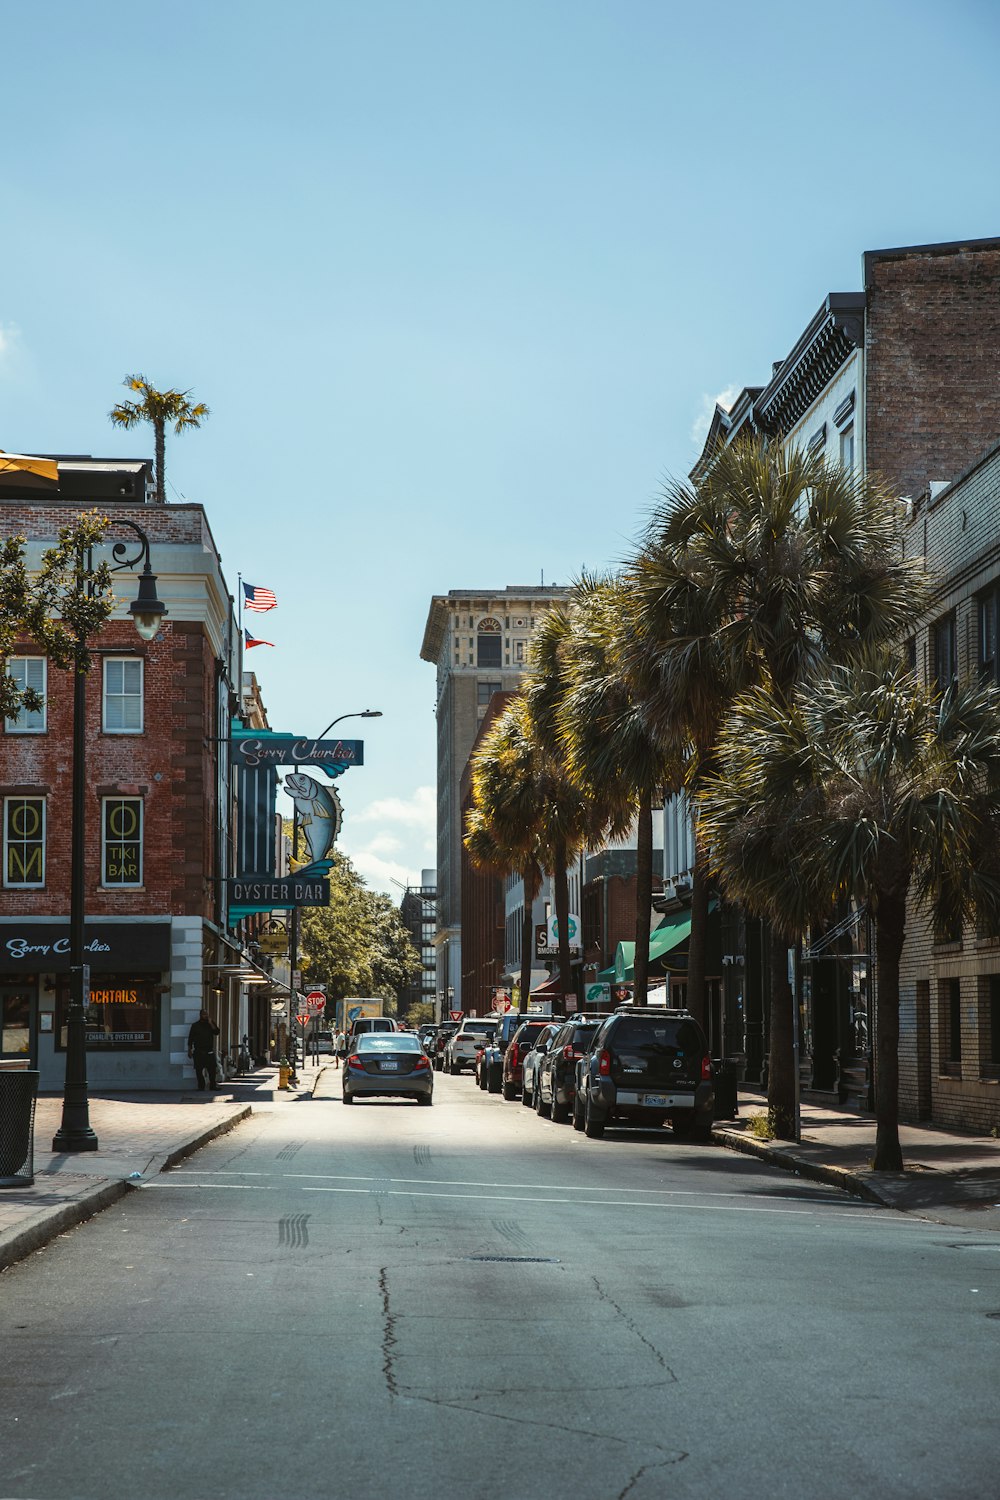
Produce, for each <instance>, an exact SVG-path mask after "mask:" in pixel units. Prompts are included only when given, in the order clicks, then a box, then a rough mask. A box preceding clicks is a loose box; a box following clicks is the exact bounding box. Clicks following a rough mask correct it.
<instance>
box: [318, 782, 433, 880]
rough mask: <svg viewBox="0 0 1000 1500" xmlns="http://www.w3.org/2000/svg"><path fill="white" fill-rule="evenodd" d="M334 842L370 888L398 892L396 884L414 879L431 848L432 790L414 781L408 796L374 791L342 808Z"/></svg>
mask: <svg viewBox="0 0 1000 1500" xmlns="http://www.w3.org/2000/svg"><path fill="white" fill-rule="evenodd" d="M338 847H339V848H341V849H342V850H343V852H344V853H345V854H346V855H347V856H348V858H349V859H350V860H351V862H352V864H353V865H354V867H355V869H356V870H357V871H358V873H359V874H360V875H361V876H362V877H363V879H364V880H365V882H366V883H367V884H368V885H369V886H371V887H372V889H373V890H380V891H385V892H387V894H388V895H390V896H392V897H393V898H394V899H395V898H398V896H399V894H400V891H399V886H400V885H412V884H413V883H414V882H419V880H420V872H421V870H424V869H428V868H431V867H433V865H434V864H435V862H436V858H437V856H436V848H437V794H436V792H435V790H434V788H433V787H432V786H418V787H416V788H415V790H414V791H413V793H412V795H411V796H409V797H380V798H377V799H376V800H375V801H374V802H370V803H369V804H368V806H367V807H363V808H359V809H358V811H357V812H355V811H353V810H352V809H351V808H350V807H347V808H346V809H345V813H344V831H343V833H342V834H341V837H340V840H339V846H338Z"/></svg>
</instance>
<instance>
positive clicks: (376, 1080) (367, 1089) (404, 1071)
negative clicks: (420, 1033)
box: [343, 1031, 434, 1104]
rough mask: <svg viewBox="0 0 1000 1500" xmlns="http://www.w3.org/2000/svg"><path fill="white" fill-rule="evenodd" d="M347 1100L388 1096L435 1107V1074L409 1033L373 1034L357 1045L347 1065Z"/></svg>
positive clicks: (350, 1054)
mask: <svg viewBox="0 0 1000 1500" xmlns="http://www.w3.org/2000/svg"><path fill="white" fill-rule="evenodd" d="M343 1078H344V1083H343V1090H344V1092H343V1099H344V1103H345V1104H353V1103H354V1101H355V1099H364V1098H370V1097H371V1096H372V1095H376V1094H386V1095H390V1096H392V1097H393V1098H399V1097H401V1096H402V1097H404V1098H410V1099H416V1101H417V1103H418V1104H431V1103H432V1102H433V1099H434V1073H433V1070H432V1068H431V1065H430V1059H429V1058H428V1056H427V1053H426V1052H425V1051H424V1049H423V1047H421V1045H420V1042H419V1040H418V1039H417V1037H415V1036H414V1035H413V1033H412V1032H406V1031H392V1032H386V1031H369V1032H364V1033H362V1035H361V1036H359V1037H358V1038H357V1039H356V1041H355V1042H354V1044H353V1046H352V1047H351V1050H350V1051H349V1053H348V1055H347V1059H346V1061H345V1063H344V1074H343Z"/></svg>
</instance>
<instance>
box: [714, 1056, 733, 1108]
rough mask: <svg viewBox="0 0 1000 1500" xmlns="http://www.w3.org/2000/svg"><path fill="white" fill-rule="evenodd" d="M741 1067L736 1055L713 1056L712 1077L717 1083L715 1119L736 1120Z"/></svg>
mask: <svg viewBox="0 0 1000 1500" xmlns="http://www.w3.org/2000/svg"><path fill="white" fill-rule="evenodd" d="M739 1073H740V1067H739V1062H738V1060H737V1059H736V1058H734V1057H713V1058H712V1079H713V1081H714V1083H715V1108H714V1110H713V1111H712V1118H713V1120H735V1119H736V1118H737V1116H738V1114H739V1108H738V1105H737V1092H736V1091H737V1086H738V1084H739Z"/></svg>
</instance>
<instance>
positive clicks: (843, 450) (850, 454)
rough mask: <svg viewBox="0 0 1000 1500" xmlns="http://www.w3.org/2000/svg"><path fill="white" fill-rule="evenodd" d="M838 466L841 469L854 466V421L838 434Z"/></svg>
mask: <svg viewBox="0 0 1000 1500" xmlns="http://www.w3.org/2000/svg"><path fill="white" fill-rule="evenodd" d="M840 466H841V468H842V469H853V468H854V423H853V422H852V423H851V425H850V427H845V428H844V430H843V432H842V433H841V434H840Z"/></svg>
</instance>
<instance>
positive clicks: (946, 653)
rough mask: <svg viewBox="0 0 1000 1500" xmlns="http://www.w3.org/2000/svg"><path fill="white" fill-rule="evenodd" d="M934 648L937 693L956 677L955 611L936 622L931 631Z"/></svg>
mask: <svg viewBox="0 0 1000 1500" xmlns="http://www.w3.org/2000/svg"><path fill="white" fill-rule="evenodd" d="M931 640H932V644H933V647H934V682H935V685H936V686H937V689H938V692H941V693H943V692H945V691H946V690H947V689H948V688H950V687H951V685H952V683H953V682H954V681H955V678H956V677H957V676H958V640H957V634H956V630H955V611H954V610H952V612H951V614H950V615H943V616H942V618H941V619H940V620H936V621H935V623H934V625H933V627H932V629H931Z"/></svg>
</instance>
